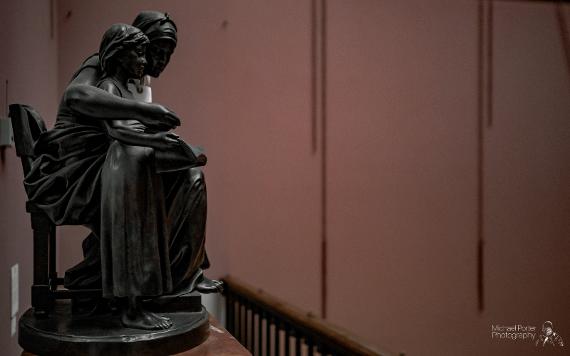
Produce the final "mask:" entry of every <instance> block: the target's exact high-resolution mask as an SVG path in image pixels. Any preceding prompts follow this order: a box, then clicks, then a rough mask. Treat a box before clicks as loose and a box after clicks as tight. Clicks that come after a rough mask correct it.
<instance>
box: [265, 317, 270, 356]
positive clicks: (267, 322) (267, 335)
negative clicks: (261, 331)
mask: <svg viewBox="0 0 570 356" xmlns="http://www.w3.org/2000/svg"><path fill="white" fill-rule="evenodd" d="M265 351H266V353H265V355H266V356H271V317H270V316H269V315H267V317H266V318H265Z"/></svg>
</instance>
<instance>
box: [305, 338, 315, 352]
mask: <svg viewBox="0 0 570 356" xmlns="http://www.w3.org/2000/svg"><path fill="white" fill-rule="evenodd" d="M313 346H314V344H313V337H312V336H309V337H307V347H308V348H309V356H313V355H314V354H313Z"/></svg>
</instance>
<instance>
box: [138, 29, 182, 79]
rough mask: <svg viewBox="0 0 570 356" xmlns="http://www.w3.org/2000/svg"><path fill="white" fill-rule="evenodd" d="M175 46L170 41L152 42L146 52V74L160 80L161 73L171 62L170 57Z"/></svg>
mask: <svg viewBox="0 0 570 356" xmlns="http://www.w3.org/2000/svg"><path fill="white" fill-rule="evenodd" d="M175 47H176V46H175V44H174V42H173V41H171V40H169V39H164V38H161V39H157V40H154V41H151V42H150V44H149V45H148V47H147V50H146V60H147V62H148V64H147V66H146V70H145V74H148V75H150V76H151V77H155V78H158V76H159V75H160V73H162V71H163V70H164V68H166V66H167V65H168V62H169V61H170V56H171V55H172V53H173V52H174V48H175Z"/></svg>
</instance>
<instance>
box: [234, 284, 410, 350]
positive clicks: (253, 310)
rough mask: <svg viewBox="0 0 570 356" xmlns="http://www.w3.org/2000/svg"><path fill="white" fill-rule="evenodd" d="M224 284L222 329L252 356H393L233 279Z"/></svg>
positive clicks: (310, 314)
mask: <svg viewBox="0 0 570 356" xmlns="http://www.w3.org/2000/svg"><path fill="white" fill-rule="evenodd" d="M224 282H225V286H224V295H225V300H226V301H225V303H226V329H227V330H228V331H229V332H230V333H231V334H232V335H234V336H235V338H236V339H237V340H238V341H239V342H240V343H241V344H242V345H243V346H245V347H246V348H247V349H248V350H249V351H250V352H251V353H252V354H253V355H254V356H281V355H284V356H291V355H295V356H300V355H309V356H312V355H323V356H324V355H343V356H344V355H374V356H377V355H394V354H391V353H386V352H380V351H378V350H376V349H375V348H372V347H370V346H367V345H365V344H364V343H362V342H360V341H358V340H357V339H356V338H355V337H354V336H351V335H350V334H349V333H348V332H346V331H344V330H341V329H339V328H338V327H336V326H334V325H331V324H330V323H328V322H326V321H324V320H322V319H320V318H318V317H317V316H315V315H313V314H312V313H304V312H302V311H301V310H299V309H297V308H295V307H293V306H291V305H288V304H287V303H285V302H283V301H280V300H278V299H277V298H275V297H273V296H270V295H268V294H267V293H265V292H263V291H262V290H259V289H255V288H253V287H251V286H248V285H247V284H245V283H243V282H240V281H239V280H237V279H235V278H233V277H226V278H224ZM400 355H402V354H400Z"/></svg>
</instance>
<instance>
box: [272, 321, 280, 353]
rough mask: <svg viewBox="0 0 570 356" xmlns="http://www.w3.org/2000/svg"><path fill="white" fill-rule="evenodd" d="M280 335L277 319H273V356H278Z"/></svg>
mask: <svg viewBox="0 0 570 356" xmlns="http://www.w3.org/2000/svg"><path fill="white" fill-rule="evenodd" d="M280 336H281V333H280V332H279V321H278V320H276V321H275V344H274V345H275V349H274V350H275V356H279V355H280V354H281V352H280V351H281V350H280V348H281V345H280V339H281V338H280Z"/></svg>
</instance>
